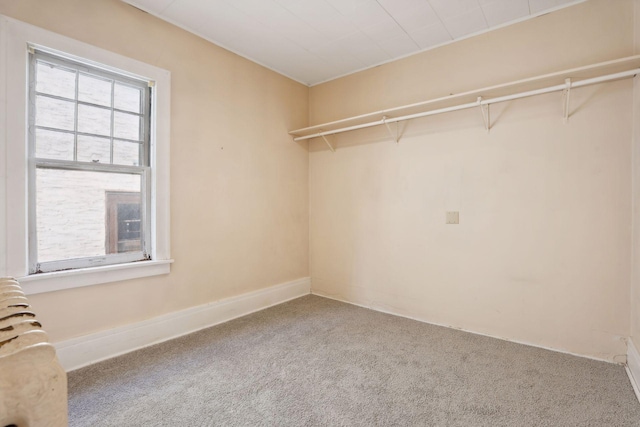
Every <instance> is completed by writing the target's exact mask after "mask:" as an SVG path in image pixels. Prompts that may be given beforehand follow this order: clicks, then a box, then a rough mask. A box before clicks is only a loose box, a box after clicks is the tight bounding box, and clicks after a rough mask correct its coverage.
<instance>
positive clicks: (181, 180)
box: [0, 0, 309, 342]
mask: <svg viewBox="0 0 640 427" xmlns="http://www.w3.org/2000/svg"><path fill="white" fill-rule="evenodd" d="M0 13H1V14H4V15H7V16H10V17H13V18H15V19H19V20H21V21H24V22H28V23H30V24H33V25H37V26H40V27H42V28H45V29H48V30H51V31H54V32H56V33H59V34H62V35H65V36H68V37H72V38H75V39H77V40H80V41H83V42H86V43H89V44H93V45H95V46H98V47H100V48H104V49H107V50H110V51H113V52H116V53H118V54H121V55H125V56H128V57H131V58H134V59H137V60H140V61H143V62H146V63H148V64H151V65H155V66H158V67H161V68H164V69H167V70H169V71H170V72H171V73H172V75H171V86H172V91H171V255H172V257H173V258H174V259H175V263H174V264H173V265H172V269H171V274H169V275H166V276H157V277H150V278H145V279H140V280H132V281H126V282H118V283H111V284H105V285H98V286H89V287H84V288H78V289H74V290H68V291H59V292H51V293H45V294H38V295H33V296H31V297H30V301H31V303H32V305H33V306H34V308H35V310H37V313H38V317H39V319H41V320H42V321H43V323H44V325H45V328H46V330H47V332H49V334H50V336H51V339H52V340H53V341H54V342H57V341H61V340H65V339H68V338H72V337H75V336H80V335H84V334H88V333H92V332H96V331H100V330H104V329H109V328H113V327H116V326H119V325H124V324H128V323H133V322H137V321H141V320H144V319H148V318H151V317H155V316H159V315H162V314H165V313H170V312H173V311H177V310H181V309H185V308H188V307H191V306H196V305H201V304H205V303H207V302H211V301H215V300H218V299H222V298H226V297H230V296H234V295H238V294H242V293H245V292H250V291H253V290H257V289H261V288H264V287H267V286H271V285H275V284H279V283H284V282H288V281H291V280H295V279H298V278H301V277H306V276H308V217H309V216H308V151H307V147H306V145H304V144H292V143H291V138H290V137H289V136H288V134H287V131H288V130H289V129H294V128H299V127H303V126H305V125H306V124H307V118H308V114H307V109H308V88H307V87H305V86H303V85H300V84H298V83H296V82H294V81H292V80H289V79H287V78H285V77H282V76H280V75H278V74H276V73H274V72H272V71H269V70H267V69H265V68H263V67H261V66H259V65H256V64H254V63H252V62H250V61H247V60H245V59H243V58H241V57H239V56H237V55H235V54H233V53H230V52H228V51H226V50H224V49H222V48H219V47H217V46H215V45H213V44H211V43H209V42H206V41H204V40H202V39H200V38H198V37H196V36H194V35H191V34H189V33H187V32H185V31H183V30H181V29H178V28H177V27H174V26H172V25H170V24H168V23H165V22H163V21H161V20H159V19H156V18H154V17H153V16H151V15H148V14H146V13H144V12H142V11H139V10H137V9H135V8H133V7H131V6H129V5H127V4H125V3H123V2H120V1H118V0H91V1H84V0H48V1H44V2H43V1H38V0H21V1H15V0H0Z"/></svg>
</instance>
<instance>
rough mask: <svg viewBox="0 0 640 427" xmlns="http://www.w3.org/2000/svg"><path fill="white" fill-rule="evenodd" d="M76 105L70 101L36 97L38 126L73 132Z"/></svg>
mask: <svg viewBox="0 0 640 427" xmlns="http://www.w3.org/2000/svg"><path fill="white" fill-rule="evenodd" d="M74 117H75V104H74V103H73V102H68V101H60V100H58V99H53V98H48V97H46V96H41V95H38V96H36V125H38V126H46V127H50V128H56V129H64V130H73V126H74Z"/></svg>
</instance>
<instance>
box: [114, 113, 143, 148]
mask: <svg viewBox="0 0 640 427" xmlns="http://www.w3.org/2000/svg"><path fill="white" fill-rule="evenodd" d="M113 136H114V137H116V138H125V139H134V140H136V141H137V140H140V116H134V115H133V114H126V113H119V112H117V111H116V112H115V113H114V130H113Z"/></svg>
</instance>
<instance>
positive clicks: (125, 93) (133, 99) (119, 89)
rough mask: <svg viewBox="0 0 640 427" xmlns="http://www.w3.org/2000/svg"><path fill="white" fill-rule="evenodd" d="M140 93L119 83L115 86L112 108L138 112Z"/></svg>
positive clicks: (138, 90)
mask: <svg viewBox="0 0 640 427" xmlns="http://www.w3.org/2000/svg"><path fill="white" fill-rule="evenodd" d="M141 98H142V92H141V91H140V89H137V88H134V87H131V86H125V85H122V84H119V83H116V85H115V99H114V104H115V105H114V107H115V108H117V109H118V110H126V111H131V112H133V113H139V112H140V105H141Z"/></svg>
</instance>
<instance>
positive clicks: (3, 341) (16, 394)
mask: <svg viewBox="0 0 640 427" xmlns="http://www.w3.org/2000/svg"><path fill="white" fill-rule="evenodd" d="M66 425H67V375H66V373H65V372H64V370H63V369H62V366H60V363H59V362H58V358H57V357H56V350H55V348H54V347H53V345H51V344H50V343H49V338H48V336H47V334H46V333H45V332H44V331H43V330H42V325H41V324H40V322H38V320H37V319H36V315H35V313H34V312H33V311H32V310H31V306H30V305H29V300H28V299H27V298H26V297H25V295H24V292H22V288H21V287H20V284H19V283H18V282H17V281H16V280H15V279H13V278H0V427H5V426H17V427H40V426H47V427H49V426H51V427H58V426H66Z"/></svg>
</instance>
